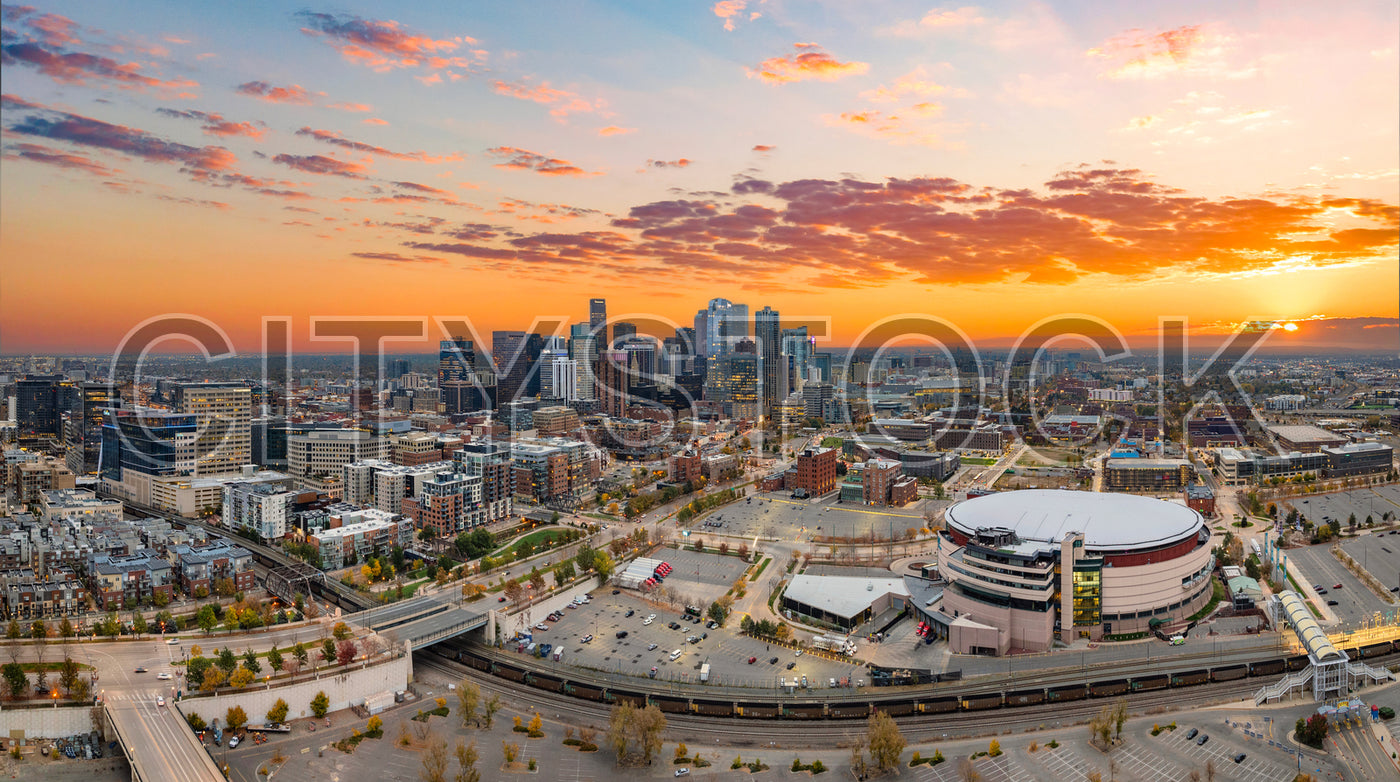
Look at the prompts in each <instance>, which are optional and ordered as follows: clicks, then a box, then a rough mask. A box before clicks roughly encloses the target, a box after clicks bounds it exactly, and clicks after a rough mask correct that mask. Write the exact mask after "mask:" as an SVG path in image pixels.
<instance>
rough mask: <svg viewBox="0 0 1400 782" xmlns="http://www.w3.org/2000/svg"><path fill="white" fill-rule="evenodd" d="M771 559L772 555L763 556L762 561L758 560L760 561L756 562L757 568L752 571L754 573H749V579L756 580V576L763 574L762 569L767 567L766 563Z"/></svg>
mask: <svg viewBox="0 0 1400 782" xmlns="http://www.w3.org/2000/svg"><path fill="white" fill-rule="evenodd" d="M772 561H773V558H772V557H764V558H763V561H762V562H760V563H759V564H758V570H755V571H754V574H753V575H751V576H749V580H750V581H757V580H758V577H759V576H761V575H763V571H764V569H765V568H767V567H768V563H769V562H772Z"/></svg>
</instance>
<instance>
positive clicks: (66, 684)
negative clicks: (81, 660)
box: [58, 656, 78, 695]
mask: <svg viewBox="0 0 1400 782" xmlns="http://www.w3.org/2000/svg"><path fill="white" fill-rule="evenodd" d="M77 681H78V664H77V663H75V662H73V658H72V657H67V656H65V657H64V658H63V666H62V667H61V668H59V669H58V683H59V685H60V686H62V687H63V691H64V692H66V693H68V694H69V695H72V694H73V685H74V684H76V683H77Z"/></svg>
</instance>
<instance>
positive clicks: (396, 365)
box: [389, 358, 409, 378]
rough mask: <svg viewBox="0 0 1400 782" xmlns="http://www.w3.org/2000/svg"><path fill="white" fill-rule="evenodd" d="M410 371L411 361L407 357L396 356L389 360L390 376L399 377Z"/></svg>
mask: <svg viewBox="0 0 1400 782" xmlns="http://www.w3.org/2000/svg"><path fill="white" fill-rule="evenodd" d="M408 373H409V363H408V359H406V358H396V359H394V360H393V361H391V362H389V377H394V378H399V377H403V376H404V375H407V374H408Z"/></svg>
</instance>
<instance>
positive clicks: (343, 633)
mask: <svg viewBox="0 0 1400 782" xmlns="http://www.w3.org/2000/svg"><path fill="white" fill-rule="evenodd" d="M352 635H354V632H353V631H352V630H351V629H350V625H347V624H345V623H344V622H336V623H335V627H333V628H331V636H332V637H334V638H335V640H337V641H344V640H345V639H346V638H349V637H350V636H352Z"/></svg>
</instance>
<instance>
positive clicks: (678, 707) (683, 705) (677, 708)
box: [651, 695, 690, 714]
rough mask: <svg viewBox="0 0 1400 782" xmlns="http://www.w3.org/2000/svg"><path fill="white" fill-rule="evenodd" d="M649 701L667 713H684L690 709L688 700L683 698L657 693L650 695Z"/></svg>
mask: <svg viewBox="0 0 1400 782" xmlns="http://www.w3.org/2000/svg"><path fill="white" fill-rule="evenodd" d="M651 702H652V703H654V704H656V708H658V709H660V710H662V711H664V712H666V713H668V714H686V713H688V712H689V711H690V701H688V700H686V699H685V698H663V697H661V696H659V695H657V696H653V697H652V699H651Z"/></svg>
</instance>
